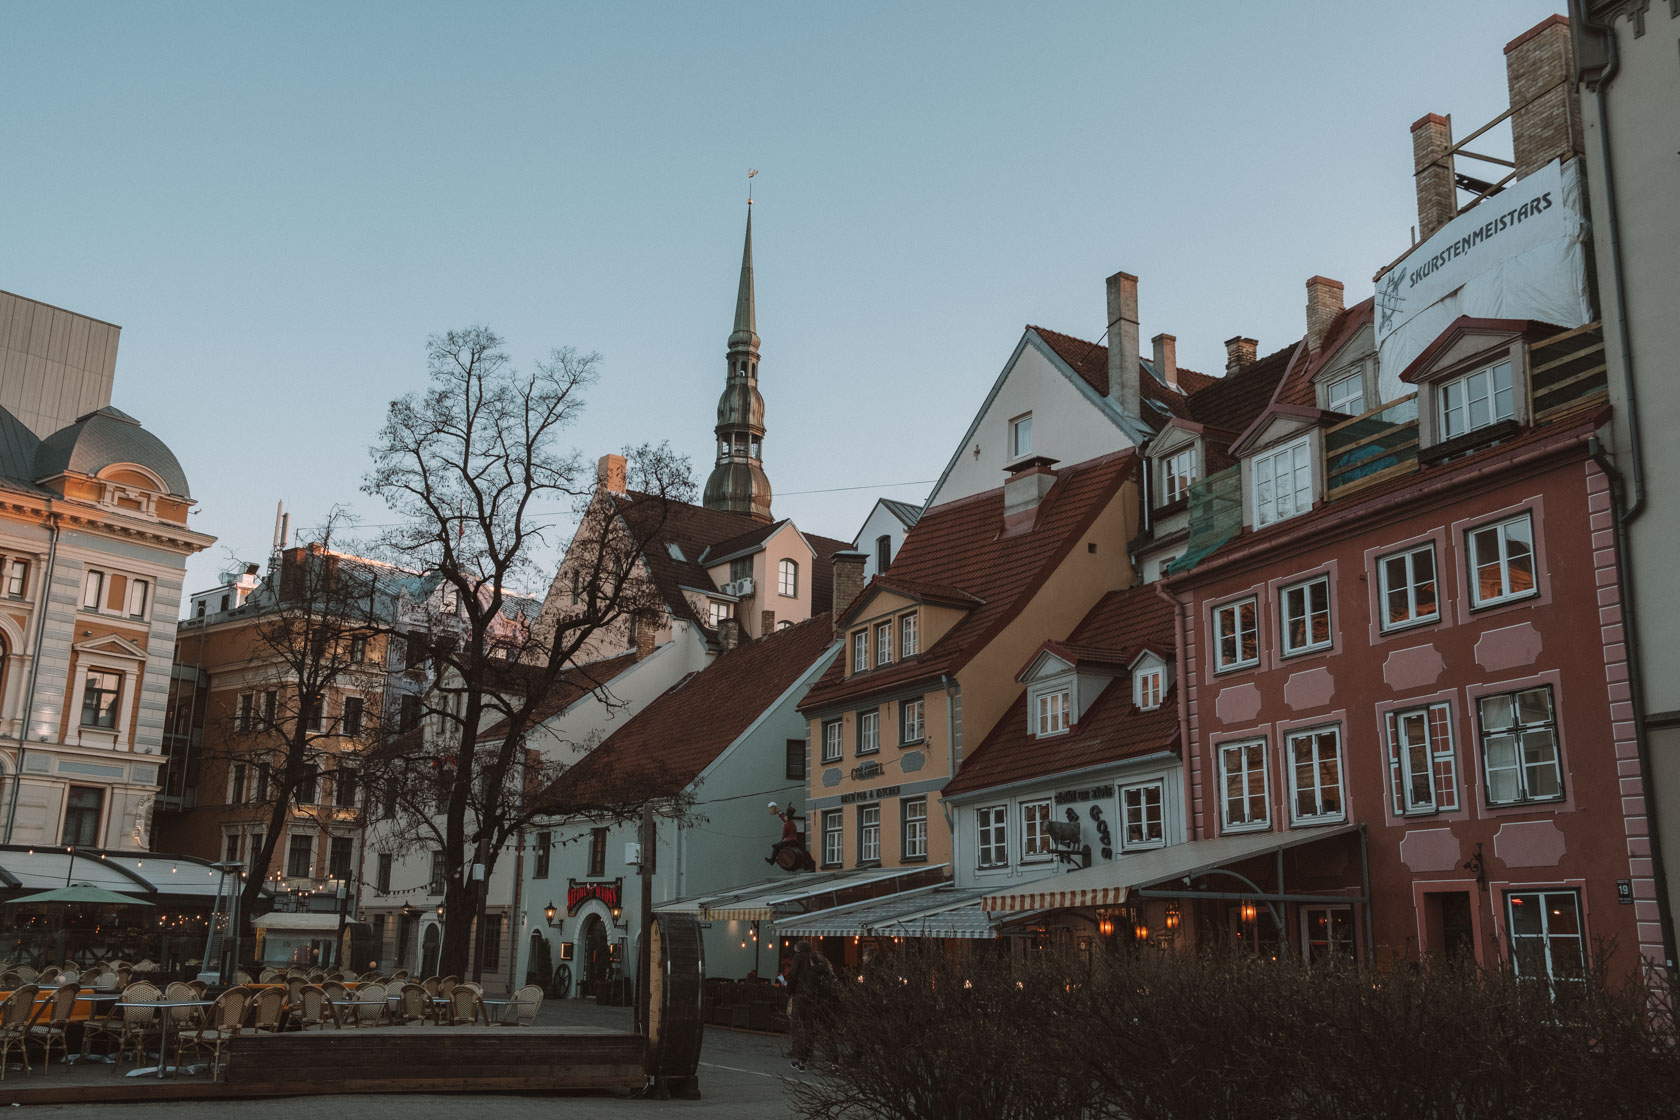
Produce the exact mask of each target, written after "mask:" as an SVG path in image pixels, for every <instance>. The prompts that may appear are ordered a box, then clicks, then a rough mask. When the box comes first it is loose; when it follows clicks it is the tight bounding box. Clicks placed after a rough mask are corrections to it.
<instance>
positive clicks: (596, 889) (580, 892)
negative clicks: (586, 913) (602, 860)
mask: <svg viewBox="0 0 1680 1120" xmlns="http://www.w3.org/2000/svg"><path fill="white" fill-rule="evenodd" d="M592 898H598V899H600V900H601V902H602V903H603V904H605V906H606V907H607V909H608V910H618V909H622V908H623V906H624V880H623V879H612V880H605V879H602V880H598V881H592V882H579V881H578V880H576V879H567V880H566V913H568V914H576V913H577V912H578V907H580V906H582V905H583V904H584V903H586V902H588V901H589V900H590V899H592Z"/></svg>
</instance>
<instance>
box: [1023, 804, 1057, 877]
mask: <svg viewBox="0 0 1680 1120" xmlns="http://www.w3.org/2000/svg"><path fill="white" fill-rule="evenodd" d="M1050 847H1051V845H1050V802H1048V801H1029V802H1027V803H1025V804H1023V805H1022V806H1021V862H1022V863H1031V862H1035V861H1038V860H1046V859H1049V858H1050Z"/></svg>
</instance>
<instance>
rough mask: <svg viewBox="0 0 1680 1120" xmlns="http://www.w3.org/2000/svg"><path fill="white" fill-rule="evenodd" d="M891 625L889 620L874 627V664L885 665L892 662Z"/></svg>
mask: <svg viewBox="0 0 1680 1120" xmlns="http://www.w3.org/2000/svg"><path fill="white" fill-rule="evenodd" d="M892 647H893V624H892V622H891V621H890V620H889V621H887V622H880V623H877V624H876V625H875V664H876V665H877V666H881V665H887V664H890V663H891V662H892Z"/></svg>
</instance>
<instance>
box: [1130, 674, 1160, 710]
mask: <svg viewBox="0 0 1680 1120" xmlns="http://www.w3.org/2000/svg"><path fill="white" fill-rule="evenodd" d="M1166 682H1167V670H1166V668H1165V667H1164V666H1161V665H1151V666H1149V667H1148V668H1145V669H1139V670H1138V671H1137V672H1136V673H1135V674H1133V676H1132V699H1133V700H1134V701H1136V702H1137V706H1138V708H1139V709H1140V710H1141V711H1145V712H1148V711H1153V710H1154V709H1156V708H1159V707H1160V706H1161V694H1162V693H1163V692H1165V691H1166Z"/></svg>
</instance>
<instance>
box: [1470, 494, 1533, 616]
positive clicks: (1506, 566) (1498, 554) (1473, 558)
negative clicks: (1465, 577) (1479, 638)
mask: <svg viewBox="0 0 1680 1120" xmlns="http://www.w3.org/2000/svg"><path fill="white" fill-rule="evenodd" d="M1517 526H1521V527H1522V531H1521V533H1520V534H1517V533H1513V532H1512V530H1514V529H1515V528H1516V527H1517ZM1490 534H1491V536H1490ZM1519 537H1526V538H1527V539H1526V540H1518V538H1519ZM1514 541H1516V543H1520V544H1522V545H1525V546H1526V547H1527V549H1528V586H1527V587H1524V588H1514V587H1513V583H1512V578H1511V575H1512V572H1513V571H1514V570H1515V569H1514V567H1513V564H1512V561H1513V560H1514V559H1516V558H1517V557H1518V555H1519V554H1518V553H1515V552H1513V550H1512V548H1511V545H1512V543H1513V542H1514ZM1484 542H1488V543H1484ZM1489 543H1491V547H1492V548H1493V550H1494V553H1495V554H1494V555H1492V556H1486V557H1484V556H1483V555H1482V551H1483V549H1484V548H1486V547H1489ZM1465 556H1466V560H1467V562H1468V563H1469V565H1470V572H1469V581H1470V606H1471V607H1472V608H1477V607H1491V606H1496V605H1497V604H1500V603H1510V602H1514V601H1516V600H1518V599H1527V598H1529V597H1530V596H1533V595H1538V594H1539V593H1540V580H1539V563H1538V557H1537V556H1536V555H1535V548H1534V519H1533V518H1532V517H1530V516H1529V514H1528V513H1526V512H1524V513H1519V514H1518V515H1517V516H1515V517H1507V518H1505V519H1504V520H1502V521H1495V522H1492V523H1491V524H1487V525H1478V526H1476V527H1475V528H1473V529H1470V530H1468V531H1467V532H1466V533H1465ZM1483 568H1491V569H1497V571H1498V574H1499V586H1500V590H1499V592H1498V593H1497V594H1494V595H1488V596H1485V597H1484V596H1483V595H1482V581H1481V572H1482V569H1483Z"/></svg>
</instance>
